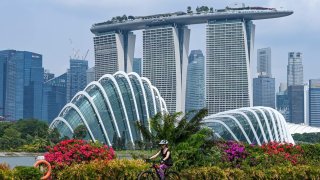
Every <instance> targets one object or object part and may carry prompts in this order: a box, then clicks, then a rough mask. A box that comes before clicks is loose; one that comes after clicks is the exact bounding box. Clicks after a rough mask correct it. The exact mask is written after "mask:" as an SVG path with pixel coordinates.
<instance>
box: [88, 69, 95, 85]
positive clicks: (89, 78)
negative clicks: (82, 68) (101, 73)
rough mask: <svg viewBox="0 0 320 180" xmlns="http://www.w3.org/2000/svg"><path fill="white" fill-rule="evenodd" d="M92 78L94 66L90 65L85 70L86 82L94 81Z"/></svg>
mask: <svg viewBox="0 0 320 180" xmlns="http://www.w3.org/2000/svg"><path fill="white" fill-rule="evenodd" d="M94 78H95V77H94V67H92V68H89V69H88V70H87V84H89V83H91V82H92V81H94Z"/></svg>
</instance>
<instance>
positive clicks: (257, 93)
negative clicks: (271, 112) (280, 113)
mask: <svg viewBox="0 0 320 180" xmlns="http://www.w3.org/2000/svg"><path fill="white" fill-rule="evenodd" d="M253 106H266V107H272V108H275V79H274V78H271V77H264V76H259V77H258V78H253Z"/></svg>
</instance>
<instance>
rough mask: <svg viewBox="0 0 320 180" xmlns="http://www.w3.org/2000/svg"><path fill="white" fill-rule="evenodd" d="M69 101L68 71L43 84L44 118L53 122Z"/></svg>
mask: <svg viewBox="0 0 320 180" xmlns="http://www.w3.org/2000/svg"><path fill="white" fill-rule="evenodd" d="M66 103H67V73H64V74H62V75H60V76H58V77H56V78H53V79H50V80H49V81H47V82H45V83H44V85H43V103H42V119H43V120H46V121H48V123H51V121H52V120H53V119H54V118H55V117H57V116H58V114H59V112H60V111H61V109H62V108H63V106H64V105H65V104H66Z"/></svg>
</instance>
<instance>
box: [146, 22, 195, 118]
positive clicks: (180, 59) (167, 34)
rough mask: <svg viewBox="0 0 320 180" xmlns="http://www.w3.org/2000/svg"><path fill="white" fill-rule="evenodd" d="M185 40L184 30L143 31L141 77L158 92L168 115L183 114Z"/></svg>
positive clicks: (185, 60)
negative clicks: (164, 103)
mask: <svg viewBox="0 0 320 180" xmlns="http://www.w3.org/2000/svg"><path fill="white" fill-rule="evenodd" d="M189 37H190V30H189V29H188V28H187V27H185V26H183V27H173V26H160V27H152V28H149V29H146V30H143V63H142V64H143V69H142V76H143V77H146V78H148V79H149V80H150V81H151V83H152V84H153V85H154V86H156V87H157V88H158V90H159V91H160V94H161V96H162V97H163V98H164V100H165V101H166V104H167V109H168V111H169V112H170V113H173V112H179V111H184V110H185V91H186V75H187V74H186V73H187V64H188V51H189Z"/></svg>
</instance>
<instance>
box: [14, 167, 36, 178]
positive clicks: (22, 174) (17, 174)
mask: <svg viewBox="0 0 320 180" xmlns="http://www.w3.org/2000/svg"><path fill="white" fill-rule="evenodd" d="M13 175H14V179H17V180H26V179H28V180H39V179H40V178H41V177H42V173H41V172H40V170H39V169H37V168H35V167H27V166H17V167H15V168H14V170H13Z"/></svg>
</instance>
